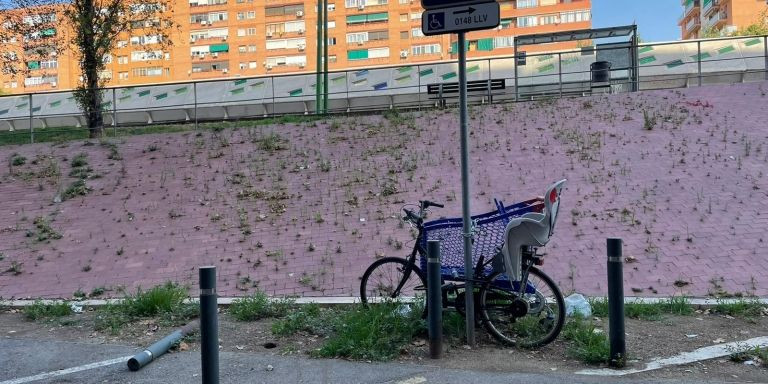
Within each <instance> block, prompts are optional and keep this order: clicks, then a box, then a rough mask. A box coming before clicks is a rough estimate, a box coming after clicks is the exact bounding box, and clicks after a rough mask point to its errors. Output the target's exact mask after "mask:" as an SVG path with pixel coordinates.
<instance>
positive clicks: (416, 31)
mask: <svg viewBox="0 0 768 384" xmlns="http://www.w3.org/2000/svg"><path fill="white" fill-rule="evenodd" d="M411 35H412V36H413V37H424V32H422V31H421V28H412V29H411Z"/></svg>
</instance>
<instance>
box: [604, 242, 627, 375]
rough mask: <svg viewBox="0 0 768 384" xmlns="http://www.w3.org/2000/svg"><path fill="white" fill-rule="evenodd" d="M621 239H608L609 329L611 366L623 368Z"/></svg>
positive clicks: (624, 345)
mask: <svg viewBox="0 0 768 384" xmlns="http://www.w3.org/2000/svg"><path fill="white" fill-rule="evenodd" d="M621 245H622V242H621V239H608V242H607V248H608V317H609V320H608V328H609V329H610V333H609V337H610V344H611V361H610V365H611V366H612V367H614V368H623V367H624V366H625V365H626V363H627V351H626V348H627V346H626V340H625V333H624V264H623V263H624V260H623V258H622V254H621Z"/></svg>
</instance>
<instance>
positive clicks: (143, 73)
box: [133, 67, 163, 77]
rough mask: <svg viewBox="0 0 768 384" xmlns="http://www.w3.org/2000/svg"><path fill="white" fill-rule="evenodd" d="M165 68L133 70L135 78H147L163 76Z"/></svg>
mask: <svg viewBox="0 0 768 384" xmlns="http://www.w3.org/2000/svg"><path fill="white" fill-rule="evenodd" d="M162 75H163V68H161V67H141V68H134V69H133V76H135V77H147V76H162Z"/></svg>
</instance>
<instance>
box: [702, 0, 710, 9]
mask: <svg viewBox="0 0 768 384" xmlns="http://www.w3.org/2000/svg"><path fill="white" fill-rule="evenodd" d="M711 2H712V0H704V3H703V4H702V5H701V7H702V8H706V6H707V5H709V3H711Z"/></svg>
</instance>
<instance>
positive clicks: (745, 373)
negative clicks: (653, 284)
mask: <svg viewBox="0 0 768 384" xmlns="http://www.w3.org/2000/svg"><path fill="white" fill-rule="evenodd" d="M94 316H95V313H94V312H92V311H89V310H86V311H85V312H84V313H81V314H76V315H70V316H67V317H65V318H62V319H57V320H50V321H41V322H32V321H28V320H26V319H25V318H24V317H23V315H22V314H21V313H20V312H19V311H18V310H14V309H11V310H5V311H3V312H2V313H0V335H2V337H8V338H34V339H40V338H46V339H55V340H64V341H78V342H86V343H97V344H121V345H133V346H136V347H143V346H147V345H149V344H151V343H152V342H153V341H155V340H158V339H159V338H161V337H163V336H165V335H166V334H167V333H169V332H170V331H171V328H169V327H163V326H160V325H158V324H157V323H156V322H155V321H154V320H151V319H148V320H143V321H139V322H136V323H133V324H130V325H129V326H126V327H125V328H123V329H122V330H121V331H120V333H119V334H116V335H112V334H110V333H108V332H98V331H95V330H94V328H93V323H94ZM595 321H596V322H597V323H598V324H600V325H601V326H602V327H601V328H603V329H604V330H605V331H606V332H607V322H608V321H607V319H600V318H595ZM272 322H273V320H271V319H264V320H260V321H254V322H238V321H235V320H233V319H232V318H231V317H230V316H229V315H228V314H227V313H226V310H223V311H222V313H221V315H220V317H219V338H220V343H221V346H222V350H225V351H232V352H243V353H258V354H266V355H269V354H273V355H278V354H279V355H295V356H301V355H307V352H308V351H311V350H312V349H314V348H317V347H319V346H320V344H321V343H322V339H320V338H318V337H316V336H312V335H307V334H301V333H299V334H296V335H293V336H290V337H278V336H274V335H273V334H272V332H271V331H270V327H271V324H272ZM626 333H627V353H628V356H629V364H628V365H629V366H628V368H642V367H644V365H645V363H646V362H648V361H649V360H651V359H653V358H659V357H662V358H663V357H671V356H674V355H676V354H678V353H681V352H687V351H692V350H694V349H696V348H700V347H704V346H709V345H713V344H716V343H717V342H732V341H739V340H746V339H750V338H753V337H758V336H767V335H768V317H766V316H762V317H758V318H751V319H741V318H732V317H726V316H722V315H715V314H707V313H697V314H694V315H693V316H665V317H664V318H663V319H661V320H657V321H645V320H633V319H627V321H626ZM477 335H478V345H477V346H476V347H475V348H471V349H470V348H469V347H468V346H466V345H462V343H461V342H460V341H458V340H453V341H451V342H448V343H446V351H445V353H444V356H443V358H442V359H440V360H432V359H429V357H428V353H429V346H428V344H427V341H426V340H423V339H418V340H415V341H414V342H413V343H411V345H409V346H408V347H406V348H404V350H403V351H402V353H401V355H400V356H399V357H398V359H397V360H398V361H399V362H402V363H412V364H421V365H427V366H431V367H444V368H455V369H466V370H482V371H496V372H525V373H548V372H558V373H561V374H562V373H564V372H568V373H570V372H575V371H578V370H581V369H587V368H600V366H590V365H586V364H584V363H582V362H580V361H578V360H576V359H574V358H572V357H570V356H568V354H567V353H566V348H567V346H568V344H567V343H568V341H565V340H563V339H562V337H560V338H558V339H557V340H555V341H554V342H553V343H552V344H550V345H547V346H545V347H542V348H539V349H536V350H520V349H514V348H504V347H502V346H500V345H499V344H497V343H495V342H494V341H493V339H492V338H491V337H490V336H488V334H487V333H486V332H485V331H484V330H483V329H478V332H477ZM180 348H182V349H185V350H186V349H189V350H196V349H198V348H199V344H198V338H197V336H196V335H192V336H190V337H188V338H186V339H185V340H184V342H183V344H182V345H181V347H180ZM308 358H309V357H308ZM633 376H635V377H641V378H649V379H653V378H677V379H696V378H701V379H707V380H719V381H730V382H733V381H735V382H768V368H765V367H758V366H750V365H745V364H742V363H736V362H732V361H730V360H729V359H728V358H727V357H724V358H720V359H713V360H708V361H705V362H701V363H693V364H687V365H682V366H677V367H671V368H665V369H661V370H657V371H651V372H644V373H639V374H633Z"/></svg>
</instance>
